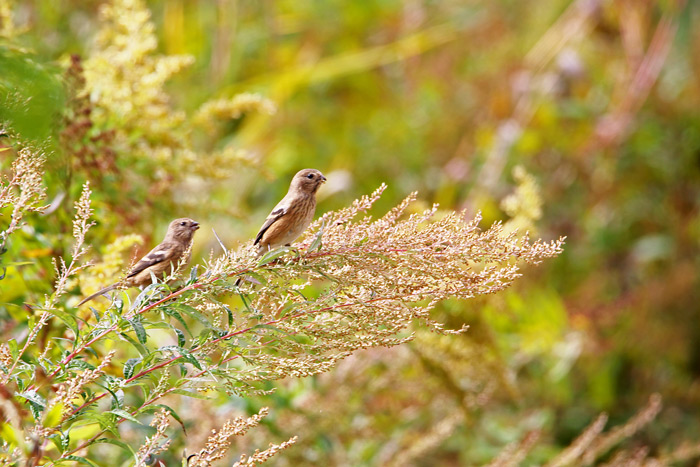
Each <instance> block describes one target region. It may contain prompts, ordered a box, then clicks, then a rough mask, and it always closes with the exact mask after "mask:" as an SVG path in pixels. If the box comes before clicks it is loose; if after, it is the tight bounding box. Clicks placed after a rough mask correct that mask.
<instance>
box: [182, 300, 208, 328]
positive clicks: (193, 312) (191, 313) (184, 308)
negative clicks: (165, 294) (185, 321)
mask: <svg viewBox="0 0 700 467" xmlns="http://www.w3.org/2000/svg"><path fill="white" fill-rule="evenodd" d="M174 307H175V308H177V309H178V310H181V311H182V312H184V313H186V314H188V315H189V316H191V317H192V318H194V319H196V320H197V321H199V322H200V323H202V324H203V325H204V326H205V327H207V328H210V329H211V328H213V326H212V325H211V323H210V322H209V320H208V319H207V318H206V317H205V316H204V315H203V314H202V313H201V312H200V311H199V310H198V309H196V308H194V307H191V306H189V305H185V304H182V303H178V304H176V305H174Z"/></svg>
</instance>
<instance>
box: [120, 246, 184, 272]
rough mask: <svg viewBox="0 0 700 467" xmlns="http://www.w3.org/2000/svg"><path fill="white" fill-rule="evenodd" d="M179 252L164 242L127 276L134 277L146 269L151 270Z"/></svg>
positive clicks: (140, 261)
mask: <svg viewBox="0 0 700 467" xmlns="http://www.w3.org/2000/svg"><path fill="white" fill-rule="evenodd" d="M176 252H177V248H175V245H173V244H172V243H170V242H163V243H161V244H160V245H158V246H157V247H155V248H154V249H152V250H151V251H150V252H148V254H147V255H146V256H144V257H143V258H141V259H140V260H139V262H138V263H136V265H135V266H134V267H133V269H132V270H131V271H129V274H128V275H127V276H126V277H127V279H128V278H129V277H134V276H135V275H136V274H138V273H140V272H142V271H144V270H145V269H146V268H150V267H151V266H154V265H156V264H158V263H162V262H163V261H168V260H170V259H172V258H173V255H174V254H175V253H176Z"/></svg>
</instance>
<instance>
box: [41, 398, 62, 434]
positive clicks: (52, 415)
mask: <svg viewBox="0 0 700 467" xmlns="http://www.w3.org/2000/svg"><path fill="white" fill-rule="evenodd" d="M62 416H63V404H62V403H59V404H54V406H53V407H51V408H50V409H49V410H48V411H47V412H46V413H45V414H44V422H43V425H44V427H46V428H49V427H54V426H56V425H58V424H60V423H61V418H62Z"/></svg>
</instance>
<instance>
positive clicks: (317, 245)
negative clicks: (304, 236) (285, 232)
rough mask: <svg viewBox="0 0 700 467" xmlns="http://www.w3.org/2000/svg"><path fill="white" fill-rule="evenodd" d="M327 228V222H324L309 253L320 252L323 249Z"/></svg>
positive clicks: (310, 246)
mask: <svg viewBox="0 0 700 467" xmlns="http://www.w3.org/2000/svg"><path fill="white" fill-rule="evenodd" d="M325 226H326V221H325V220H324V221H323V222H322V223H321V228H320V229H318V232H316V235H315V236H314V240H313V241H312V242H311V245H309V250H308V251H319V250H321V248H322V247H323V244H322V241H321V240H322V239H323V228H324V227H325Z"/></svg>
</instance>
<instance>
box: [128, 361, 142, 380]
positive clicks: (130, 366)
mask: <svg viewBox="0 0 700 467" xmlns="http://www.w3.org/2000/svg"><path fill="white" fill-rule="evenodd" d="M140 362H141V359H140V358H130V359H129V360H127V361H126V363H125V364H124V379H131V377H132V376H134V368H136V365H138V364H139V363H140Z"/></svg>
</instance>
